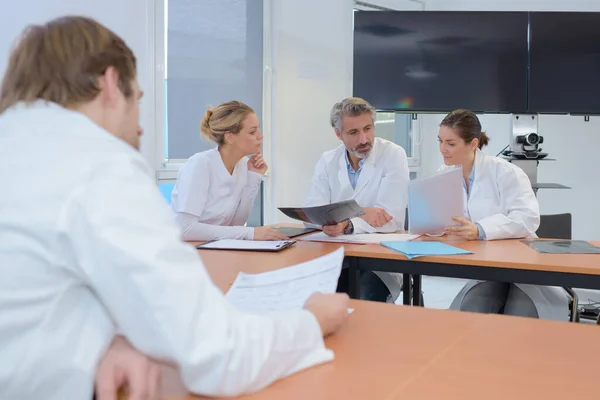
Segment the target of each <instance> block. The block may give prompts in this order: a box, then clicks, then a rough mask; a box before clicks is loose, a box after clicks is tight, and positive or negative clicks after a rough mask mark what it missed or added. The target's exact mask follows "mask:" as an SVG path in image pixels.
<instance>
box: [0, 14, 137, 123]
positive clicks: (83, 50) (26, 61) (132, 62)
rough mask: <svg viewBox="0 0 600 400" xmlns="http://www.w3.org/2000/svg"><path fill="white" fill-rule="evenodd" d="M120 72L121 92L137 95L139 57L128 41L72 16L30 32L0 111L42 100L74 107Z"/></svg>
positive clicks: (13, 57) (11, 68) (6, 81)
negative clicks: (101, 80) (111, 71)
mask: <svg viewBox="0 0 600 400" xmlns="http://www.w3.org/2000/svg"><path fill="white" fill-rule="evenodd" d="M108 67H114V68H115V69H116V70H117V72H118V73H119V89H120V90H121V91H122V92H123V94H124V95H125V97H127V98H129V97H131V95H132V94H133V88H132V81H133V80H134V79H135V78H136V59H135V56H134V55H133V52H132V51H131V49H130V48H129V47H128V46H127V45H126V44H125V42H124V41H123V39H121V38H120V37H119V36H117V35H116V34H115V33H114V32H112V31H111V30H109V29H108V28H106V27H105V26H103V25H101V24H100V23H98V22H96V21H95V20H93V19H90V18H86V17H78V16H67V17H62V18H57V19H53V20H51V21H50V22H48V23H46V24H43V25H31V26H29V27H28V28H26V29H25V30H24V32H23V33H22V35H21V37H20V38H19V39H18V41H17V43H16V47H15V48H14V49H13V51H12V52H11V54H10V57H9V59H8V67H7V69H6V72H5V73H4V78H3V80H2V85H1V87H0V113H2V112H3V111H5V110H6V109H7V108H10V107H12V106H13V105H15V103H17V102H20V101H24V102H28V103H29V102H33V101H35V100H38V99H41V100H46V101H51V102H54V103H58V104H60V105H62V106H72V105H75V104H78V103H81V102H87V101H90V100H93V99H94V98H95V97H96V96H97V95H98V93H99V92H100V87H99V85H98V77H99V76H100V75H102V74H103V73H104V72H105V71H106V69H107V68H108Z"/></svg>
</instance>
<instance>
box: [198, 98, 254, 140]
mask: <svg viewBox="0 0 600 400" xmlns="http://www.w3.org/2000/svg"><path fill="white" fill-rule="evenodd" d="M249 114H254V110H253V109H252V108H251V107H250V106H248V105H246V104H244V103H242V102H241V101H229V102H227V103H223V104H221V105H220V106H218V107H217V108H212V109H209V110H207V111H206V112H205V113H204V116H203V117H202V121H201V122H200V132H201V133H202V134H203V135H204V136H206V137H207V138H208V139H210V140H212V141H213V142H215V143H216V144H218V145H219V146H222V145H224V144H225V134H226V133H228V132H230V133H233V134H237V133H239V132H240V131H241V130H242V128H243V126H242V123H243V122H244V119H246V117H247V116H248V115H249Z"/></svg>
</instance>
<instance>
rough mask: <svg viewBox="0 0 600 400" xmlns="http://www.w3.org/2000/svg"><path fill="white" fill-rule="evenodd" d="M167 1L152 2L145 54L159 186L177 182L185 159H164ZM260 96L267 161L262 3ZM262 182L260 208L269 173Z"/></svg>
mask: <svg viewBox="0 0 600 400" xmlns="http://www.w3.org/2000/svg"><path fill="white" fill-rule="evenodd" d="M168 1H169V0H154V2H153V3H154V7H153V12H152V13H151V15H150V18H149V20H150V21H151V22H150V23H149V36H148V37H149V38H152V37H153V38H154V46H149V49H148V51H149V52H150V53H152V54H150V59H151V60H153V61H152V63H151V64H152V65H151V67H150V70H149V75H150V76H152V77H153V78H154V107H153V115H152V116H153V119H152V121H153V129H154V133H155V138H154V166H155V170H156V179H157V181H158V182H159V183H163V182H164V183H170V182H172V181H174V180H176V179H177V172H178V171H179V168H181V166H182V165H183V164H184V163H185V162H186V160H187V159H181V158H168V157H167V156H166V154H165V150H166V140H167V136H166V135H167V132H166V127H165V120H166V116H165V105H166V101H167V94H166V93H165V82H164V81H165V79H166V72H167V65H166V57H167V51H168V50H167V29H168V26H167V22H166V21H167V20H168V8H167V6H168ZM263 1H264V5H263V13H264V14H263V94H262V98H263V100H262V103H263V104H262V105H263V107H262V127H261V128H262V131H263V133H264V134H265V139H264V140H263V154H265V158H266V159H267V161H269V158H271V157H269V156H270V155H271V154H272V147H271V146H272V145H271V140H270V138H271V109H272V108H271V97H272V90H271V88H272V67H271V65H272V62H271V59H272V58H271V33H270V32H271V1H270V0H263ZM263 181H265V194H264V197H263V206H266V205H267V204H268V203H270V201H271V199H272V194H271V195H269V192H270V190H269V189H268V188H269V187H270V186H271V185H270V184H269V173H268V172H267V174H266V175H265V178H264V179H263Z"/></svg>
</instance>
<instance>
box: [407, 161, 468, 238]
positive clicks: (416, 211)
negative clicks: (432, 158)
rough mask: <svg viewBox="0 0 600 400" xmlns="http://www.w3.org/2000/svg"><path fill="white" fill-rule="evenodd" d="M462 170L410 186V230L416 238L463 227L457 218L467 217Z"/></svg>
mask: <svg viewBox="0 0 600 400" xmlns="http://www.w3.org/2000/svg"><path fill="white" fill-rule="evenodd" d="M463 179H464V178H463V170H462V167H460V166H459V167H454V168H449V169H447V170H444V171H442V172H438V173H437V174H435V175H433V176H430V177H427V178H418V179H413V180H411V181H410V182H409V183H408V224H409V227H408V230H409V232H410V233H412V234H419V235H421V234H436V233H441V232H443V231H444V228H446V227H448V226H455V225H460V224H459V223H458V222H455V221H453V220H452V218H453V217H462V218H467V216H466V215H465V204H466V202H465V191H464V188H463Z"/></svg>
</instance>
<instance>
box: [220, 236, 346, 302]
mask: <svg viewBox="0 0 600 400" xmlns="http://www.w3.org/2000/svg"><path fill="white" fill-rule="evenodd" d="M343 260H344V249H343V248H340V249H338V250H336V251H334V252H333V253H330V254H328V255H326V256H323V257H319V258H317V259H314V260H311V261H308V262H305V263H302V264H298V265H294V266H292V267H287V268H282V269H278V270H275V271H269V272H264V273H261V274H246V273H243V272H240V273H239V274H238V276H237V278H236V279H235V281H234V282H233V285H232V286H231V289H229V291H228V292H227V294H226V295H225V297H226V298H227V299H228V300H229V302H231V303H232V304H233V305H234V306H235V307H236V308H237V309H239V310H242V311H245V312H250V313H255V314H264V313H268V312H276V311H287V310H299V309H302V307H303V306H304V303H305V302H306V300H307V299H308V298H309V297H310V295H312V294H313V293H315V292H321V293H335V291H336V288H337V283H338V279H339V277H340V273H341V271H342V262H343Z"/></svg>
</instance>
